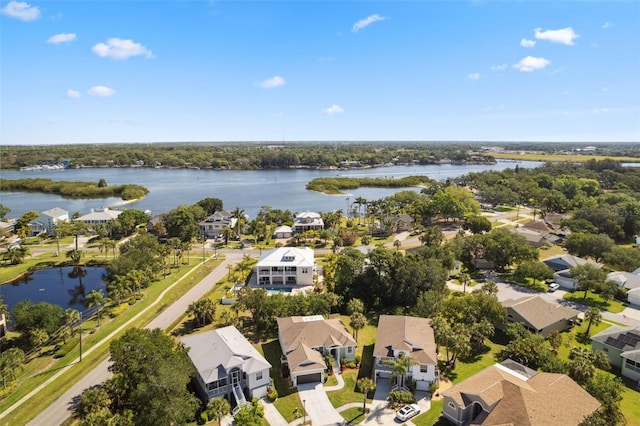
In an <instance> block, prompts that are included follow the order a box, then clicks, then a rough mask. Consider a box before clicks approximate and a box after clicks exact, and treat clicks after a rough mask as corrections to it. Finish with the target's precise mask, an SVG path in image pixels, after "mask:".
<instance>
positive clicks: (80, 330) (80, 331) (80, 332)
mask: <svg viewBox="0 0 640 426" xmlns="http://www.w3.org/2000/svg"><path fill="white" fill-rule="evenodd" d="M78 332H79V333H78V334H80V362H82V311H80V327H78Z"/></svg>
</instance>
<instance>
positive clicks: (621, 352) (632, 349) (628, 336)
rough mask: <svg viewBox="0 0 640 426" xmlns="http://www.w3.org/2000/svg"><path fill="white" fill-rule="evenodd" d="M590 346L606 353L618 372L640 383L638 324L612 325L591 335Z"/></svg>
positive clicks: (639, 335) (639, 334) (639, 327)
mask: <svg viewBox="0 0 640 426" xmlns="http://www.w3.org/2000/svg"><path fill="white" fill-rule="evenodd" d="M591 347H592V348H593V350H594V351H595V350H598V351H602V352H604V353H605V354H607V357H608V358H609V363H610V364H611V365H613V366H614V367H618V368H620V374H622V375H623V376H625V377H628V378H629V379H631V380H635V381H637V382H638V384H639V385H640V326H638V325H637V326H635V327H626V326H619V325H612V326H611V327H609V328H607V329H605V330H602V331H601V332H600V333H598V334H595V335H593V336H591Z"/></svg>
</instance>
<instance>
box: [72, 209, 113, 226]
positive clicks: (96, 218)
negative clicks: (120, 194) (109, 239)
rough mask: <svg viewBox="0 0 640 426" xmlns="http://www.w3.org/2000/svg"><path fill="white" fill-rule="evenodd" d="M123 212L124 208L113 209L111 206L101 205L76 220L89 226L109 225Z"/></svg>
mask: <svg viewBox="0 0 640 426" xmlns="http://www.w3.org/2000/svg"><path fill="white" fill-rule="evenodd" d="M121 213H122V210H111V209H110V208H109V207H100V208H98V209H91V213H88V214H85V215H84V216H80V217H79V218H77V219H76V220H77V221H78V222H84V223H86V224H87V225H89V226H92V225H108V224H109V223H110V222H111V221H112V220H116V219H117V218H118V216H120V214H121Z"/></svg>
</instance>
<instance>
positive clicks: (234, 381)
mask: <svg viewBox="0 0 640 426" xmlns="http://www.w3.org/2000/svg"><path fill="white" fill-rule="evenodd" d="M180 341H181V342H182V343H183V344H184V346H185V347H187V348H189V358H191V362H192V363H193V365H194V367H195V369H196V373H195V377H194V383H195V385H196V386H195V387H196V389H197V391H198V393H199V394H200V396H201V397H202V399H203V400H204V401H206V402H209V401H210V400H211V399H213V398H227V399H228V400H229V401H230V402H232V403H233V402H235V404H236V405H237V406H241V405H243V404H245V403H246V402H247V399H249V400H251V398H254V397H255V398H262V397H263V396H265V395H266V394H267V388H268V387H269V386H270V384H271V377H270V376H269V369H270V368H271V364H269V362H268V361H267V360H266V359H265V358H264V357H263V356H262V355H260V352H258V351H257V350H256V349H255V348H254V347H253V346H252V345H251V343H250V342H249V341H248V340H247V339H245V337H244V336H243V335H242V334H240V332H239V331H238V330H237V329H236V328H235V327H233V326H229V327H223V328H219V329H217V330H212V331H208V332H205V333H199V334H194V335H191V336H187V337H183V338H181V339H180Z"/></svg>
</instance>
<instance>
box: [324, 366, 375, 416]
mask: <svg viewBox="0 0 640 426" xmlns="http://www.w3.org/2000/svg"><path fill="white" fill-rule="evenodd" d="M360 373H361V372H360V370H358V369H348V370H344V371H343V372H342V379H343V380H344V387H343V388H342V389H340V390H337V391H332V392H327V396H328V397H329V401H331V405H333V406H334V407H336V408H340V407H342V406H343V405H345V404H348V403H350V402H360V403H361V402H362V400H363V395H362V392H358V391H357V390H356V381H357V380H358V378H360V377H364V376H362V375H361V374H360ZM371 396H373V393H371ZM367 402H371V399H370V398H367Z"/></svg>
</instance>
